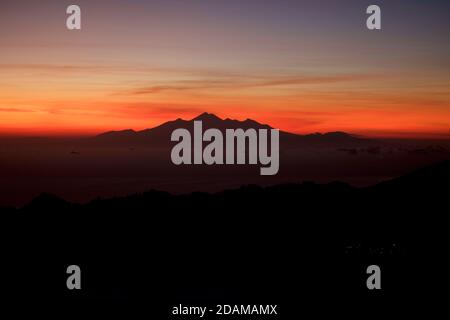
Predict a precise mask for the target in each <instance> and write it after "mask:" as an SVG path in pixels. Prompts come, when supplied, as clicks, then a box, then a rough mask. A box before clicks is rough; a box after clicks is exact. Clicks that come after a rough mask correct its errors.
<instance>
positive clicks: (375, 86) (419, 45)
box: [0, 1, 450, 137]
mask: <svg viewBox="0 0 450 320" xmlns="http://www.w3.org/2000/svg"><path fill="white" fill-rule="evenodd" d="M79 2H80V6H81V7H82V12H83V14H85V16H86V18H85V19H86V20H83V21H85V22H84V23H83V29H82V30H81V31H68V30H66V29H65V20H64V19H65V15H64V11H65V9H64V8H65V3H64V1H63V2H58V3H56V4H54V3H50V2H48V3H47V2H45V5H43V6H42V7H39V6H37V4H31V3H32V2H30V5H33V6H36V7H34V9H35V10H34V11H32V10H29V11H24V10H22V9H23V8H21V7H15V6H14V5H11V7H10V8H7V11H8V16H7V17H6V18H5V19H0V20H1V22H0V29H1V30H2V34H1V36H2V41H1V42H0V134H13V135H80V134H95V133H100V132H102V131H107V130H119V129H126V128H133V129H135V130H140V129H144V128H149V127H153V126H155V125H158V124H160V123H161V122H164V121H167V120H172V119H175V118H179V117H181V118H186V119H189V118H192V117H194V116H196V115H198V114H199V113H201V112H204V111H207V112H211V113H215V114H217V115H218V116H221V117H224V118H226V117H230V118H236V119H246V118H252V119H255V120H257V121H259V122H263V123H267V124H270V125H272V126H273V127H277V128H280V129H283V130H286V131H291V132H297V133H310V132H326V131H337V130H339V131H346V132H351V133H355V134H362V135H369V136H401V137H418V136H420V137H450V72H449V70H450V65H449V63H448V59H447V58H448V56H449V53H450V49H449V45H448V44H447V42H448V41H447V42H444V41H441V40H442V39H446V38H447V36H448V34H447V33H446V32H444V31H445V30H442V34H440V33H439V32H436V30H418V31H417V32H416V33H415V35H414V37H412V36H406V34H405V30H408V28H407V26H405V25H401V24H400V25H394V24H391V25H389V24H388V26H389V27H390V28H391V29H388V30H383V31H382V32H379V33H378V34H376V33H371V32H369V31H367V30H365V29H364V28H363V27H361V25H360V17H355V18H353V15H352V14H353V11H351V12H350V11H349V12H347V11H345V12H336V16H335V15H334V13H333V15H332V13H330V12H323V10H320V8H315V7H314V6H313V5H310V6H307V8H308V10H309V11H308V10H307V12H306V13H305V12H304V11H305V10H302V11H301V12H300V11H299V13H298V14H299V15H301V14H304V15H305V16H302V17H295V16H291V15H292V13H290V12H289V11H288V9H289V8H287V7H282V8H280V10H286V12H285V14H286V19H292V23H294V22H295V23H297V21H301V22H300V25H299V26H298V29H296V28H293V25H291V24H289V23H288V22H289V21H288V22H285V21H284V20H286V19H284V16H283V17H281V16H275V13H273V12H274V11H273V10H269V9H270V8H263V9H261V10H264V12H262V11H261V12H259V11H257V10H256V11H255V8H260V7H259V5H258V4H257V3H256V2H255V3H254V6H255V7H249V8H247V9H248V11H246V7H239V8H240V10H241V11H239V12H241V18H239V19H238V18H235V15H233V16H231V15H230V16H229V18H230V19H226V15H227V13H228V14H231V13H233V14H235V11H233V9H234V8H235V7H233V5H234V4H235V5H237V3H238V2H236V3H234V1H230V2H229V4H227V6H226V7H225V5H224V4H222V6H223V7H221V8H220V9H221V10H222V11H217V12H216V11H210V10H212V9H211V8H208V9H207V8H203V7H202V5H201V4H198V3H196V7H193V8H191V7H186V8H179V9H177V10H174V9H171V8H173V7H170V6H168V5H167V3H166V2H162V1H161V2H159V1H156V2H155V3H158V6H157V7H152V8H151V9H149V10H148V11H146V10H145V9H146V8H147V7H146V6H147V5H146V4H136V5H135V6H133V7H130V6H126V8H123V7H120V6H119V2H117V1H112V2H111V3H113V4H115V5H112V7H111V8H109V11H108V10H105V8H103V7H101V6H97V5H95V3H96V1H93V2H92V1H91V2H87V1H79ZM250 2H251V3H253V1H250ZM169 3H170V1H169ZM280 3H281V5H283V4H284V2H283V1H281V2H280ZM214 5H216V4H214ZM124 6H125V5H124ZM248 6H250V4H248ZM212 7H213V5H212ZM236 8H237V7H236ZM50 9H51V10H50ZM194 9H195V10H194ZM396 9H397V8H392V10H393V11H392V12H394V13H395V12H396V11H395V10H396ZM419 9H420V8H419ZM155 10H156V11H157V12H158V13H159V15H157V14H156V13H155ZM227 10H228V11H229V12H228V11H227ZM340 10H341V9H340ZM342 10H344V9H342ZM346 10H349V9H346ZM358 10H359V9H358ZM399 10H400V9H399ZM417 10H418V9H417ZM266 11H267V12H266ZM30 12H33V15H31V14H30ZM258 12H259V13H260V14H263V13H264V14H265V15H264V19H260V17H259V16H258V15H257V14H258ZM355 12H357V11H356V9H355ZM56 13H58V14H56ZM181 13H182V14H183V16H182V17H183V20H176V18H180V15H181ZM414 13H416V11H414ZM214 15H216V16H214ZM223 15H225V17H223ZM322 15H324V16H323V17H322ZM346 15H348V16H349V17H351V18H349V19H345V16H346ZM83 17H84V16H83ZM330 17H331V18H330ZM297 18H298V19H297ZM321 18H322V20H321ZM233 19H234V20H233ZM308 19H309V20H308ZM327 19H328V20H327ZM436 19H437V18H436V17H435V20H436ZM61 21H62V23H61ZM111 21H119V22H123V23H122V24H120V23H111ZM317 21H327V23H322V24H320V23H319V22H317ZM306 22H309V24H306ZM387 23H388V22H387ZM284 24H286V25H284ZM315 24H317V25H315ZM310 25H312V26H311V27H309V28H308V27H305V26H310ZM6 29H7V30H9V31H10V32H5V30H6ZM438 30H440V29H438ZM431 32H432V36H430V34H431ZM444 33H445V34H444ZM447 40H448V39H447Z"/></svg>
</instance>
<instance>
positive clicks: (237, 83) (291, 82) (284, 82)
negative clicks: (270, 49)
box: [126, 74, 379, 95]
mask: <svg viewBox="0 0 450 320" xmlns="http://www.w3.org/2000/svg"><path fill="white" fill-rule="evenodd" d="M375 77H379V76H378V75H368V74H344V75H329V76H315V75H314V76H310V75H306V76H290V77H270V76H260V77H258V76H253V77H244V78H243V79H239V78H232V79H200V80H183V81H173V82H171V83H170V84H158V85H153V86H147V87H139V88H136V89H132V90H129V91H128V92H127V93H126V94H130V95H143V94H155V93H162V92H166V91H174V92H178V91H199V90H239V89H251V88H262V87H279V86H302V85H316V84H332V83H339V82H349V81H363V80H369V79H373V78H375Z"/></svg>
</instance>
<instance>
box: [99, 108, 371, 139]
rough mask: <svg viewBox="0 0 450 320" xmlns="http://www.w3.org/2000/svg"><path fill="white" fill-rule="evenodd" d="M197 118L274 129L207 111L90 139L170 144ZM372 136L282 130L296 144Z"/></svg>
mask: <svg viewBox="0 0 450 320" xmlns="http://www.w3.org/2000/svg"><path fill="white" fill-rule="evenodd" d="M194 121H202V125H203V130H207V129H210V128H216V129H219V130H220V131H222V132H225V130H226V129H243V130H247V129H255V130H259V129H273V127H271V126H270V125H267V124H261V123H259V122H257V121H255V120H252V119H246V120H243V121H240V120H234V119H229V118H226V119H221V118H219V117H218V116H216V115H214V114H212V113H208V112H204V113H202V114H200V115H198V116H196V117H194V118H193V119H191V120H183V119H180V118H179V119H176V120H172V121H167V122H165V123H163V124H161V125H159V126H156V127H154V128H150V129H144V130H141V131H134V130H132V129H126V130H121V131H109V132H105V133H102V134H99V135H97V136H95V137H93V138H92V139H91V141H94V142H97V143H107V144H123V143H125V144H131V145H136V144H149V145H153V146H162V145H168V142H169V141H170V135H171V133H172V132H173V131H174V130H175V129H178V128H184V129H187V130H189V131H192V128H193V125H194ZM368 141H370V140H369V139H362V138H359V137H356V136H354V135H351V134H348V133H345V132H328V133H324V134H321V133H313V134H307V135H298V134H294V133H290V132H286V131H280V144H287V145H290V146H295V145H298V144H300V145H316V146H317V145H318V146H320V145H335V144H338V145H340V146H341V147H345V146H355V145H361V144H364V143H365V144H367V143H368Z"/></svg>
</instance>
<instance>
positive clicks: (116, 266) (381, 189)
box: [0, 161, 450, 318]
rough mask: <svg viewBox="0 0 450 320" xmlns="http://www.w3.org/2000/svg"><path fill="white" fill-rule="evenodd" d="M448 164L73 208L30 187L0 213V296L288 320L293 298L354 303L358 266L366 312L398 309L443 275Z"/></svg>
mask: <svg viewBox="0 0 450 320" xmlns="http://www.w3.org/2000/svg"><path fill="white" fill-rule="evenodd" d="M449 172H450V161H445V162H442V163H439V164H436V165H433V166H429V167H426V168H423V169H420V170H418V171H415V172H412V173H410V174H407V175H404V176H402V177H399V178H396V179H393V180H390V181H387V182H385V183H381V184H378V185H377V186H375V187H372V188H354V187H351V186H349V185H347V184H344V183H328V184H315V183H300V184H280V185H275V186H271V187H261V186H244V187H241V188H237V189H232V190H226V191H222V192H217V193H198V192H197V193H190V194H185V195H173V194H170V193H167V192H160V191H149V192H144V193H140V194H134V195H129V196H126V197H113V198H109V199H97V200H94V201H90V202H88V203H85V204H81V205H73V204H71V203H70V202H67V201H64V200H62V199H59V198H58V197H55V196H51V195H48V194H43V195H41V196H39V197H38V198H37V199H35V200H34V201H32V202H31V203H30V204H29V205H27V206H25V207H23V208H20V209H12V208H9V209H5V208H1V207H0V217H1V218H0V219H1V221H2V225H3V226H6V227H5V228H3V229H2V230H3V231H2V236H4V237H5V239H7V240H9V243H14V251H13V250H8V248H9V246H5V247H6V252H3V257H4V258H5V259H4V260H5V263H3V264H2V266H3V267H6V268H7V269H6V270H5V271H4V272H3V274H4V280H3V282H2V290H3V292H7V293H8V295H7V296H8V297H10V298H11V297H18V298H20V302H21V303H22V302H23V301H24V298H23V292H26V293H27V297H28V298H30V299H32V300H34V301H38V300H39V299H42V300H43V301H48V300H49V299H52V300H51V301H57V302H58V304H59V305H61V304H67V305H69V304H70V305H73V304H74V303H78V305H79V307H80V308H82V307H86V305H88V304H89V303H92V302H93V301H94V302H96V303H97V302H98V301H102V302H103V304H102V306H105V305H106V304H107V305H108V308H104V309H105V310H109V308H113V307H114V306H115V305H116V304H118V302H120V304H121V305H125V306H126V307H127V308H130V309H127V310H136V308H137V309H140V308H142V310H147V311H148V308H149V306H150V307H151V308H152V314H155V313H158V314H159V313H161V318H163V317H164V315H165V314H167V310H169V307H170V306H173V305H177V304H178V303H180V301H192V302H193V303H196V302H197V303H200V302H202V301H205V300H206V301H209V302H211V303H213V302H214V303H215V302H216V301H217V303H224V302H223V301H226V302H227V303H233V302H234V301H255V303H260V302H259V301H266V300H268V301H271V302H270V303H272V301H274V302H273V303H277V304H280V305H282V306H287V307H284V309H283V312H284V313H283V315H286V314H287V315H289V316H292V318H293V317H295V315H296V314H298V308H297V306H298V304H296V303H294V302H292V296H293V294H297V295H298V294H299V292H305V294H304V296H302V299H303V302H307V303H305V307H303V309H302V310H305V308H308V305H311V304H313V306H312V307H311V309H312V310H311V311H312V312H317V310H318V307H317V303H318V302H317V301H320V302H319V303H318V304H320V305H323V303H324V301H325V302H326V303H327V304H329V305H332V304H333V303H334V304H336V305H337V306H341V305H343V304H345V305H348V304H349V301H350V302H351V303H352V304H354V305H355V308H356V307H361V306H363V307H364V308H363V309H364V310H367V308H368V307H369V306H370V305H371V303H373V292H368V290H367V288H366V286H365V281H366V279H367V274H366V269H367V267H368V265H372V264H375V265H379V266H381V268H382V286H383V289H382V292H381V295H378V296H377V297H378V298H379V299H378V300H377V308H380V305H381V304H382V303H386V302H388V303H387V304H388V305H389V304H390V303H392V304H395V305H398V303H399V297H401V298H402V299H405V301H407V303H408V304H407V305H409V303H410V302H411V301H412V299H419V298H420V302H421V303H423V299H424V298H426V297H431V296H432V295H433V294H439V291H437V289H438V288H439V286H441V283H442V276H443V275H445V274H446V273H445V272H447V269H444V267H443V266H444V265H443V264H442V261H440V260H439V259H440V257H442V259H444V258H445V256H446V254H445V253H446V252H447V251H448V248H446V247H445V245H444V244H446V243H447V242H445V241H444V239H442V237H444V235H446V234H447V233H448V232H447V230H445V229H446V226H447V224H446V223H445V219H444V217H445V216H446V213H445V211H443V210H442V209H443V208H446V203H447V197H446V195H445V192H448V189H441V191H442V192H441V193H436V192H435V191H436V190H439V188H444V187H445V186H448V174H449ZM430 184H436V185H434V186H433V187H432V188H430V187H429V186H430ZM411 185H412V186H422V188H421V190H420V196H418V194H414V196H413V197H411V194H409V189H408V188H409V186H411ZM427 186H428V187H427ZM5 242H6V240H5ZM36 261H37V262H39V263H36ZM10 262H14V264H11V263H10ZM73 263H76V264H77V265H80V266H81V268H82V270H83V272H84V273H82V274H83V277H85V278H83V279H85V280H84V281H85V282H83V290H82V291H81V294H77V293H73V292H70V291H68V290H67V289H66V287H65V286H64V284H65V283H66V280H67V274H66V273H65V270H66V268H67V266H68V265H70V264H73ZM30 266H33V272H29V270H30V269H29V268H30ZM330 270H331V271H332V272H331V271H330ZM36 274H39V277H36ZM305 275H306V276H305ZM411 279H413V280H411ZM30 282H32V283H33V286H31V287H30V285H29V284H30ZM286 284H288V285H286ZM212 286H214V287H213V288H215V289H217V291H215V290H211V287H212ZM149 288H150V289H149ZM291 291H292V292H291ZM280 292H283V293H285V294H282V295H280V294H279V293H280ZM296 297H297V296H296ZM195 299H198V300H195ZM252 299H253V300H252ZM230 301H231V302H230ZM314 303H316V304H314ZM289 306H292V308H289ZM346 308H347V307H346ZM361 308H362V307H361ZM387 310H390V309H387ZM334 312H335V311H334V310H333V313H334ZM359 314H361V312H359Z"/></svg>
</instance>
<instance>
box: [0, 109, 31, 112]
mask: <svg viewBox="0 0 450 320" xmlns="http://www.w3.org/2000/svg"><path fill="white" fill-rule="evenodd" d="M0 112H35V110H31V109H22V108H0Z"/></svg>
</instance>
